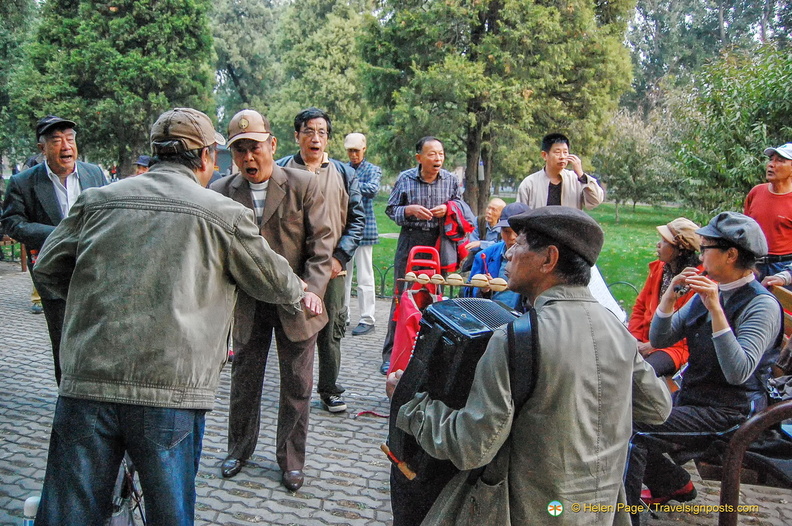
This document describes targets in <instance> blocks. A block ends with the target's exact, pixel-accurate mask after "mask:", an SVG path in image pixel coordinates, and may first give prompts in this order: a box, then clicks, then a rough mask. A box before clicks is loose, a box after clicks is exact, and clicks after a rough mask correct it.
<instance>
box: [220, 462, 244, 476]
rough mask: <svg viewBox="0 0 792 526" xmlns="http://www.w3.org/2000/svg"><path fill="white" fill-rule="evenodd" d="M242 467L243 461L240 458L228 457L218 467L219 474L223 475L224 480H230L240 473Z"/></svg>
mask: <svg viewBox="0 0 792 526" xmlns="http://www.w3.org/2000/svg"><path fill="white" fill-rule="evenodd" d="M244 465H245V461H244V460H242V459H241V458H232V457H228V458H227V459H225V460H224V461H223V464H222V466H220V473H221V474H222V475H223V478H224V479H230V478H231V477H233V476H234V475H236V474H237V473H239V472H240V471H242V466H244Z"/></svg>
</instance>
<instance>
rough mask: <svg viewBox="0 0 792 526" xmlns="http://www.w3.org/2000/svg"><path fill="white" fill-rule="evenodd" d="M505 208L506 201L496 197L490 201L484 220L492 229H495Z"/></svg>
mask: <svg viewBox="0 0 792 526" xmlns="http://www.w3.org/2000/svg"><path fill="white" fill-rule="evenodd" d="M505 206H506V201H504V200H503V199H500V198H498V197H494V198H493V199H491V200H490V202H489V204H488V205H487V210H486V211H485V212H484V218H485V219H486V220H487V223H488V224H489V226H490V227H494V226H495V224H496V223H497V222H498V220H499V219H500V215H501V212H503V208H504V207H505Z"/></svg>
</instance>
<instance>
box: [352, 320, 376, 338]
mask: <svg viewBox="0 0 792 526" xmlns="http://www.w3.org/2000/svg"><path fill="white" fill-rule="evenodd" d="M373 330H374V325H372V324H370V323H358V324H357V327H355V328H354V329H352V336H363V335H364V334H368V333H370V332H371V331H373Z"/></svg>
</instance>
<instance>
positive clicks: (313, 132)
mask: <svg viewBox="0 0 792 526" xmlns="http://www.w3.org/2000/svg"><path fill="white" fill-rule="evenodd" d="M300 135H302V136H303V137H313V136H314V135H318V136H319V138H320V139H324V138H325V137H327V132H326V131H325V130H312V129H311V128H303V129H302V130H300Z"/></svg>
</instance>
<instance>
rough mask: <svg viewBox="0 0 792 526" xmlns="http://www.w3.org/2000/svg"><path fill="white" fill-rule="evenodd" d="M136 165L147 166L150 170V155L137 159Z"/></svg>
mask: <svg viewBox="0 0 792 526" xmlns="http://www.w3.org/2000/svg"><path fill="white" fill-rule="evenodd" d="M135 164H136V165H138V166H145V167H146V168H148V166H149V165H150V164H151V157H149V156H148V155H141V156H139V157H138V158H137V161H135Z"/></svg>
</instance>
